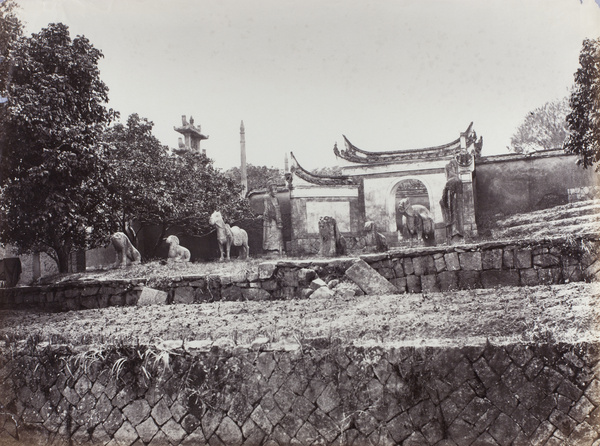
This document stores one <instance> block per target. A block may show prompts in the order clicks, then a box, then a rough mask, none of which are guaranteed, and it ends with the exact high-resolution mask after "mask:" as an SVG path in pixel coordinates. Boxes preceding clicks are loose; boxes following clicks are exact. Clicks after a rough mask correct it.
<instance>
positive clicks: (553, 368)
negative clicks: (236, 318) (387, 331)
mask: <svg viewBox="0 0 600 446" xmlns="http://www.w3.org/2000/svg"><path fill="white" fill-rule="evenodd" d="M223 344H224V343H221V345H223ZM12 347H13V348H12V350H11V353H10V354H8V351H6V350H5V351H4V352H3V354H2V355H1V363H0V404H1V406H0V444H2V445H11V444H19V445H20V444H24V445H31V444H53V445H67V444H69V445H80V444H81V445H83V444H86V445H87V444H95V445H105V444H110V445H115V444H118V445H133V444H135V445H140V446H141V445H153V446H154V445H173V446H177V445H203V444H210V445H211V446H213V445H228V446H234V445H242V444H243V445H289V444H296V445H299V446H301V445H311V444H321V445H351V444H354V445H366V444H375V445H392V444H397V445H440V446H442V445H459V446H462V445H473V444H486V445H506V446H507V445H519V446H521V445H530V444H531V445H542V444H545V445H562V444H577V445H592V444H595V443H594V442H595V441H596V440H597V439H598V438H599V437H600V369H599V366H598V346H597V345H590V344H585V343H581V344H577V345H568V344H544V345H521V344H518V345H503V346H495V345H490V344H487V345H484V346H466V347H460V348H459V347H456V348H434V347H420V348H414V347H395V348H394V347H393V346H388V347H383V346H369V347H357V346H348V345H342V343H340V342H336V341H330V340H313V341H306V342H303V344H302V346H300V345H280V346H275V345H270V344H268V343H267V342H266V341H260V340H257V341H256V342H255V343H254V344H253V345H252V346H248V347H228V348H224V347H218V346H217V345H211V344H210V343H207V342H202V341H195V342H189V343H186V345H185V347H184V348H182V343H181V342H175V341H171V342H167V343H165V344H164V345H163V346H161V347H160V348H156V347H152V348H151V347H145V346H135V347H134V346H129V347H125V346H122V347H119V348H117V347H111V348H109V347H106V348H105V349H104V350H102V349H97V348H96V349H88V348H82V349H79V351H78V352H73V351H71V350H69V349H68V348H66V347H56V346H55V347H51V346H42V345H37V346H35V345H34V344H32V343H30V344H29V346H28V347H25V348H23V347H19V348H17V347H15V346H12Z"/></svg>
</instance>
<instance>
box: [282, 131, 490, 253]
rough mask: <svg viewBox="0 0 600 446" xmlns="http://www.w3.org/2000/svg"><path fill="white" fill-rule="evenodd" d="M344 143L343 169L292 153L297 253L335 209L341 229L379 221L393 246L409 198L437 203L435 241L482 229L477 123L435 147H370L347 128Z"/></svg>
mask: <svg viewBox="0 0 600 446" xmlns="http://www.w3.org/2000/svg"><path fill="white" fill-rule="evenodd" d="M344 143H345V149H343V150H340V149H339V148H338V147H337V144H336V145H335V146H334V148H333V151H334V153H335V155H336V156H337V157H338V158H341V159H342V160H343V162H344V166H342V168H341V169H342V174H341V175H337V176H327V175H317V174H314V173H311V172H309V171H308V170H306V169H304V168H303V167H302V165H301V164H300V162H299V161H298V159H297V158H296V157H295V156H294V154H293V153H292V161H293V164H292V167H291V169H290V174H289V175H288V188H289V193H290V195H289V197H290V206H291V230H292V234H291V237H290V238H291V246H290V251H292V252H293V253H294V254H302V253H314V252H315V248H316V244H318V222H319V218H320V217H322V216H330V217H334V218H335V219H336V221H337V224H338V228H339V230H340V232H342V233H343V234H344V235H347V236H350V238H352V236H359V235H360V234H361V233H362V231H363V228H364V225H365V222H368V221H372V222H374V223H375V225H376V226H377V230H378V231H380V232H381V233H383V234H384V235H385V236H386V238H387V241H388V244H389V245H390V246H397V245H399V244H402V242H403V240H402V236H401V235H400V234H399V233H398V231H397V228H398V227H399V226H400V225H401V218H402V215H400V213H399V212H398V205H399V203H400V202H401V200H404V199H408V202H409V203H411V204H413V205H422V206H425V207H426V208H427V209H428V210H429V211H430V213H431V215H432V217H433V223H434V233H435V235H434V236H435V241H434V243H436V244H440V243H447V242H450V243H452V242H457V241H461V240H469V239H471V238H473V237H475V236H477V225H476V221H475V195H474V185H473V181H474V169H475V167H474V166H475V159H477V158H479V157H480V154H481V149H482V144H483V141H482V138H479V140H478V139H477V135H476V133H475V131H474V130H473V124H472V123H471V124H470V125H469V126H468V128H467V129H466V130H465V131H464V132H462V133H460V135H459V136H458V138H456V139H455V140H453V141H451V142H449V143H447V144H443V145H440V146H435V147H426V148H422V149H410V150H394V151H387V152H370V151H366V150H362V149H359V148H358V147H356V146H355V145H354V144H352V143H351V142H350V140H349V139H348V138H346V137H345V136H344Z"/></svg>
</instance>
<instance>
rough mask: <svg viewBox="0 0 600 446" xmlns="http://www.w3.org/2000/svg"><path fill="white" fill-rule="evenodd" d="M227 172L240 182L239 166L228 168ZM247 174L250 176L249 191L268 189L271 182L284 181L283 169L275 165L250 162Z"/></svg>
mask: <svg viewBox="0 0 600 446" xmlns="http://www.w3.org/2000/svg"><path fill="white" fill-rule="evenodd" d="M225 174H226V175H227V176H229V177H230V178H233V180H235V181H236V182H237V183H238V184H240V182H241V178H242V174H241V171H240V168H239V167H232V168H230V169H228V170H226V171H225ZM246 175H247V176H248V191H252V190H256V189H266V187H267V186H268V185H269V184H270V183H277V184H279V183H283V182H284V179H283V178H284V177H283V171H282V170H281V169H276V168H274V167H267V166H254V165H252V164H248V165H247V166H246Z"/></svg>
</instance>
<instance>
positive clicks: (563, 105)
mask: <svg viewBox="0 0 600 446" xmlns="http://www.w3.org/2000/svg"><path fill="white" fill-rule="evenodd" d="M569 110H570V109H569V101H568V98H566V97H565V98H563V99H559V100H556V101H552V102H547V103H546V104H544V105H543V106H541V107H538V108H536V109H535V110H534V111H532V112H530V113H529V114H528V115H527V116H526V117H525V120H524V121H523V123H522V124H521V125H520V126H519V128H518V129H517V132H516V133H515V134H514V135H513V136H512V138H511V139H510V143H511V146H512V147H511V150H513V151H515V152H517V153H530V152H535V151H537V150H544V149H555V148H562V146H563V144H564V142H565V139H566V137H567V129H566V127H567V121H566V116H567V113H568V112H569Z"/></svg>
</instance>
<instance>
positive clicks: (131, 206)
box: [103, 114, 250, 257]
mask: <svg viewBox="0 0 600 446" xmlns="http://www.w3.org/2000/svg"><path fill="white" fill-rule="evenodd" d="M152 127H153V123H152V122H151V121H149V120H148V119H146V118H140V117H139V116H138V115H137V114H133V115H131V116H129V118H128V120H127V124H126V125H122V124H116V125H114V126H112V127H111V128H110V129H109V130H108V131H107V132H106V133H105V135H104V138H103V146H104V148H105V151H106V155H107V163H108V169H107V171H106V173H105V175H106V177H107V178H108V179H109V191H110V198H109V201H108V203H109V207H110V209H111V211H110V217H109V218H110V221H111V224H112V227H114V228H115V229H119V230H122V231H124V232H126V233H127V234H128V235H129V236H130V238H131V239H132V241H134V243H135V240H133V239H134V235H133V233H132V232H131V231H128V229H129V228H130V227H131V226H132V224H133V223H134V222H135V223H136V226H137V228H138V232H139V230H141V229H142V228H143V227H147V226H158V227H159V229H160V233H159V236H158V238H157V239H156V241H155V245H154V249H153V251H152V252H150V253H149V256H148V257H154V256H155V254H156V250H157V248H158V247H159V246H160V244H161V242H162V239H163V238H164V237H165V236H166V235H167V233H168V232H170V231H172V230H174V229H177V230H179V231H182V232H184V233H186V234H188V235H201V234H204V233H207V232H209V231H210V230H212V228H211V227H210V226H209V224H208V220H209V217H210V214H212V212H213V211H214V210H216V209H219V210H220V211H221V213H222V214H223V216H224V218H226V219H228V221H230V222H231V221H235V220H238V219H241V218H246V217H248V216H250V208H249V204H248V201H247V200H245V199H242V198H241V197H240V192H241V186H240V185H239V183H238V182H236V181H235V180H233V179H231V178H230V177H228V176H226V175H224V174H223V173H220V172H219V171H217V170H216V169H215V168H214V167H213V165H212V161H211V160H210V159H209V158H207V157H206V155H203V154H192V153H188V152H183V153H182V154H181V155H171V154H170V153H169V151H168V149H167V147H166V146H163V145H162V144H161V143H160V141H159V140H158V139H157V138H156V137H155V136H154V135H153V134H152Z"/></svg>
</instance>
